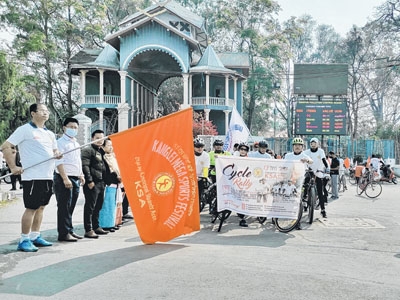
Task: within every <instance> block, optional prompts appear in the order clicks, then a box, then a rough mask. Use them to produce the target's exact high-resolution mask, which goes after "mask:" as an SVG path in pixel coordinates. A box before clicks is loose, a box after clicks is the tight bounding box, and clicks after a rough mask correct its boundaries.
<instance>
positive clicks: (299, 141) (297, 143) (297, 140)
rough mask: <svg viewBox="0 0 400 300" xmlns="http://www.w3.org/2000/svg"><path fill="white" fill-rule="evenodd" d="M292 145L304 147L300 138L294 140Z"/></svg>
mask: <svg viewBox="0 0 400 300" xmlns="http://www.w3.org/2000/svg"><path fill="white" fill-rule="evenodd" d="M292 145H304V141H303V139H302V138H299V137H297V138H294V139H293V141H292Z"/></svg>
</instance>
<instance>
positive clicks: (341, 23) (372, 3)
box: [276, 0, 385, 36]
mask: <svg viewBox="0 0 400 300" xmlns="http://www.w3.org/2000/svg"><path fill="white" fill-rule="evenodd" d="M276 1H277V2H278V3H279V5H280V6H281V9H282V10H281V11H280V13H279V19H280V21H281V22H282V21H284V20H287V19H289V18H290V17H291V16H296V17H299V16H301V15H304V14H309V15H311V16H312V17H313V19H314V20H315V21H316V22H317V23H318V24H327V25H332V26H333V27H334V28H335V30H336V32H338V33H339V34H340V35H342V36H345V35H346V33H347V32H348V31H350V29H351V28H352V26H353V24H354V25H357V26H358V27H362V26H364V25H365V24H366V23H367V21H368V18H370V19H373V14H374V12H375V9H374V8H375V7H377V6H379V5H380V4H382V3H384V2H385V0H276Z"/></svg>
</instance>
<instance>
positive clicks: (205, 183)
mask: <svg viewBox="0 0 400 300" xmlns="http://www.w3.org/2000/svg"><path fill="white" fill-rule="evenodd" d="M197 181H198V185H199V187H200V185H201V186H202V191H203V192H202V193H200V195H199V212H202V211H203V209H204V207H205V206H206V204H210V202H209V200H208V195H207V194H206V193H205V191H206V190H207V189H208V188H209V187H210V185H211V180H210V179H209V178H207V177H198V178H197ZM199 191H200V189H199Z"/></svg>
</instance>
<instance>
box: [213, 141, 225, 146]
mask: <svg viewBox="0 0 400 300" xmlns="http://www.w3.org/2000/svg"><path fill="white" fill-rule="evenodd" d="M223 145H224V141H223V140H220V139H216V140H215V141H214V143H213V146H223Z"/></svg>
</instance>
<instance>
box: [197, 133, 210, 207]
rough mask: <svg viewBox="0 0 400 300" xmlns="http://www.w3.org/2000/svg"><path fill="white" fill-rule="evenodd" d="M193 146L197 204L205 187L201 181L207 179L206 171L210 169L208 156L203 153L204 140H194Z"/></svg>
mask: <svg viewBox="0 0 400 300" xmlns="http://www.w3.org/2000/svg"><path fill="white" fill-rule="evenodd" d="M193 145H194V159H195V162H196V174H197V178H198V187H199V204H200V199H201V194H202V193H203V191H204V189H205V186H204V184H205V183H204V181H203V180H201V179H202V178H204V177H208V169H209V168H210V156H209V155H208V153H207V152H206V151H204V145H205V144H204V140H203V139H201V138H195V139H194V141H193Z"/></svg>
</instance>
